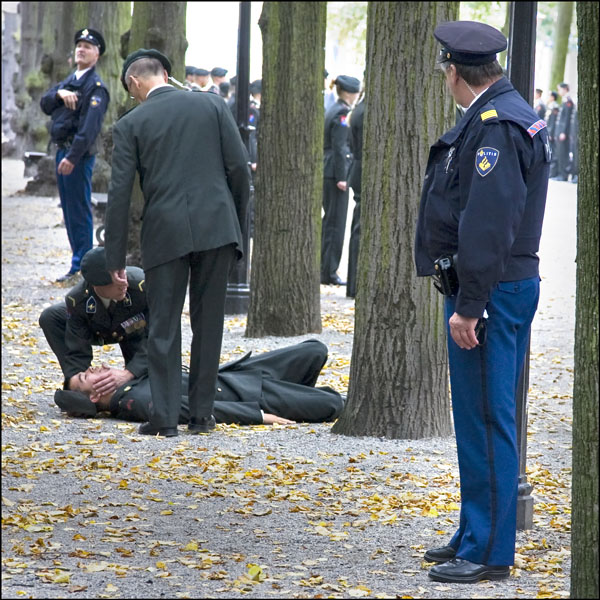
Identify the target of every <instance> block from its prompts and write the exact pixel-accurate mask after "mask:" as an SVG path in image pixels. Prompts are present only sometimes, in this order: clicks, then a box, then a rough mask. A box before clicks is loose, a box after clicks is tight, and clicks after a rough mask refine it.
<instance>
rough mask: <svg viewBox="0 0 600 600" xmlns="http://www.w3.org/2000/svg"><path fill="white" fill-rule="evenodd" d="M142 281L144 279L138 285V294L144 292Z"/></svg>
mask: <svg viewBox="0 0 600 600" xmlns="http://www.w3.org/2000/svg"><path fill="white" fill-rule="evenodd" d="M144 281H146V280H145V279H142V280H141V281H140V282H139V283H138V288H139V289H140V292H143V291H144V287H143V285H144Z"/></svg>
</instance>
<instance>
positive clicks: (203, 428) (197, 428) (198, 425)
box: [188, 415, 217, 433]
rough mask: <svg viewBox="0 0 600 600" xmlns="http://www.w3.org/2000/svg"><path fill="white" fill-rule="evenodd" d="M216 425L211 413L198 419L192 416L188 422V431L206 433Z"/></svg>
mask: <svg viewBox="0 0 600 600" xmlns="http://www.w3.org/2000/svg"><path fill="white" fill-rule="evenodd" d="M216 426H217V422H216V421H215V418H214V416H213V415H210V417H202V418H200V419H194V418H192V419H190V422H189V423H188V431H189V432H190V433H208V432H209V431H210V430H211V429H214V428H215V427H216Z"/></svg>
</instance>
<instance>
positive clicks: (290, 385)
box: [54, 339, 344, 425]
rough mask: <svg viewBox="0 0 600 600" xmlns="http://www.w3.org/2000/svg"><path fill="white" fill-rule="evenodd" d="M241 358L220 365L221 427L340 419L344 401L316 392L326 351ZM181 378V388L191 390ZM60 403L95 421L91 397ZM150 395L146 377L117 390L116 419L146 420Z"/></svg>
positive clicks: (299, 349)
mask: <svg viewBox="0 0 600 600" xmlns="http://www.w3.org/2000/svg"><path fill="white" fill-rule="evenodd" d="M251 354H252V353H251V352H249V353H248V354H246V355H245V356H243V357H242V358H240V359H238V360H235V361H232V362H229V363H227V364H225V365H222V366H221V367H220V368H219V375H218V378H217V396H216V400H215V403H214V409H213V413H214V415H215V419H216V421H217V423H237V424H240V425H260V424H261V423H262V422H263V413H269V414H272V415H277V416H279V417H283V418H286V419H291V420H293V421H297V422H307V423H321V422H324V421H332V420H334V419H336V418H337V417H338V415H339V414H340V412H341V410H342V408H343V407H344V400H343V398H342V396H341V395H340V394H339V393H338V392H336V391H335V390H334V389H332V388H330V387H327V386H325V387H318V388H317V387H315V384H316V382H317V378H318V377H319V373H320V372H321V369H322V368H323V366H324V364H325V362H326V361H327V346H325V344H323V343H322V342H320V341H318V340H314V339H313V340H306V341H304V342H301V343H299V344H295V345H293V346H287V347H285V348H281V349H279V350H273V351H271V352H265V353H263V354H258V355H256V356H251ZM188 379H189V378H188V375H187V373H183V374H182V389H183V390H187V389H188V383H189V381H188ZM54 399H55V402H56V404H57V405H58V406H59V407H60V408H61V409H62V410H64V411H66V412H69V413H75V414H79V415H81V416H86V417H93V416H95V415H96V413H97V410H96V405H95V404H94V403H93V402H91V400H89V398H88V397H87V395H85V394H82V393H78V392H67V393H65V392H61V391H57V392H56V393H55V396H54ZM151 403H152V394H151V391H150V381H149V379H148V377H147V376H144V377H141V378H136V379H133V380H131V381H128V382H127V383H125V384H123V385H122V386H121V387H119V388H118V389H117V391H116V392H115V393H114V394H113V396H112V398H111V400H110V412H111V414H112V416H113V417H115V418H117V419H122V420H124V421H148V420H149V418H150V415H151V410H150V406H151ZM189 420H190V411H189V400H188V397H187V394H185V393H184V395H183V396H182V399H181V406H180V410H179V423H180V424H184V423H188V422H189Z"/></svg>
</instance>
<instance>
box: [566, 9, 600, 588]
mask: <svg viewBox="0 0 600 600" xmlns="http://www.w3.org/2000/svg"><path fill="white" fill-rule="evenodd" d="M598 12H599V10H598V3H597V2H578V3H577V30H578V34H579V35H578V37H579V53H578V57H577V70H578V73H579V85H578V90H579V98H578V99H579V105H578V107H577V108H578V114H579V121H580V123H579V156H580V164H579V184H578V188H577V292H576V301H575V313H576V314H575V381H574V389H573V482H572V484H573V485H572V499H573V500H572V502H573V506H572V524H571V531H572V534H571V537H572V544H571V598H598V597H600V589H599V588H598V483H599V482H598V259H599V257H598V126H599V123H598V75H599V72H598V71H599V69H598V27H599V23H598Z"/></svg>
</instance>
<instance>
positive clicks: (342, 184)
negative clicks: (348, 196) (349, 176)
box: [335, 181, 348, 192]
mask: <svg viewBox="0 0 600 600" xmlns="http://www.w3.org/2000/svg"><path fill="white" fill-rule="evenodd" d="M335 185H337V186H338V188H339V189H340V190H342V192H345V191H346V190H347V189H348V184H347V183H346V182H345V181H338V182H337V183H336V184H335Z"/></svg>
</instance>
